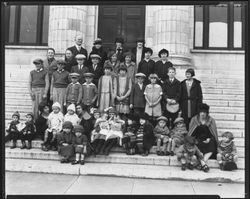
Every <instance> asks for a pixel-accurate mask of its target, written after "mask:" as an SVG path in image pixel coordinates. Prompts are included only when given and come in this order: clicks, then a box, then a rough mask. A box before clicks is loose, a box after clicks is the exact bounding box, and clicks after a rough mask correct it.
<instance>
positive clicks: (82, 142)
mask: <svg viewBox="0 0 250 199" xmlns="http://www.w3.org/2000/svg"><path fill="white" fill-rule="evenodd" d="M74 133H75V137H74V141H73V146H74V148H75V155H76V158H75V160H74V161H73V162H72V163H71V164H73V165H74V164H78V163H80V164H81V165H83V164H84V163H85V162H84V157H85V155H86V154H87V144H88V138H87V136H86V135H85V134H84V128H83V127H82V126H81V125H76V126H74Z"/></svg>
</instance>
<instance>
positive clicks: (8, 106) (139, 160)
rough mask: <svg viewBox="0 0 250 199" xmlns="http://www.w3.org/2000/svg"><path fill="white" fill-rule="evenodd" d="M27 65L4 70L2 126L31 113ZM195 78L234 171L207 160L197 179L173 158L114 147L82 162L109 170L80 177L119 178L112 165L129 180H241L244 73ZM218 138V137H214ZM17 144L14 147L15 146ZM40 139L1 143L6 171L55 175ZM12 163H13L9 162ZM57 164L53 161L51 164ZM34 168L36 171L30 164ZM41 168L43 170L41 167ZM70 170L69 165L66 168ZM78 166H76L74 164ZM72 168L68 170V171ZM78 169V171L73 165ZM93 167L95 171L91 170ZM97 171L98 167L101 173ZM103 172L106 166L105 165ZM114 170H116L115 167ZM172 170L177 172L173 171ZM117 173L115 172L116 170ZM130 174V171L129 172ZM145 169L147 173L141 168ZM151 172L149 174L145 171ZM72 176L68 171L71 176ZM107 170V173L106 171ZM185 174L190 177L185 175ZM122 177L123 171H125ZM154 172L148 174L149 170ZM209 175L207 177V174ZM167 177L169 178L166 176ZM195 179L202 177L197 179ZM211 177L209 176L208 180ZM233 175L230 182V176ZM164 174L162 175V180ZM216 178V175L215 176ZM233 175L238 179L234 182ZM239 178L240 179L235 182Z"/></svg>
mask: <svg viewBox="0 0 250 199" xmlns="http://www.w3.org/2000/svg"><path fill="white" fill-rule="evenodd" d="M32 69H33V67H32V66H28V65H22V66H16V65H7V66H6V68H5V122H6V124H7V123H8V122H9V121H10V120H11V115H12V113H13V112H14V111H16V110H18V111H19V112H20V114H21V120H23V119H24V118H25V113H27V112H28V111H31V99H30V96H29V93H28V89H27V85H28V75H29V71H30V70H32ZM195 72H196V78H197V79H199V80H200V81H201V82H202V84H201V86H202V90H203V97H204V102H205V103H207V104H208V105H210V115H211V116H212V117H213V118H215V120H216V124H217V128H218V134H219V136H221V134H222V133H223V132H225V131H231V132H232V133H233V134H234V136H235V143H236V146H237V151H238V155H239V162H238V167H239V170H237V171H235V172H231V173H230V175H229V173H228V172H223V171H220V170H219V169H217V168H218V164H217V162H216V161H215V160H209V163H208V164H209V166H210V167H211V168H212V169H211V172H209V174H207V176H203V174H201V172H199V173H200V174H199V175H193V174H194V173H193V172H194V171H186V172H184V173H185V174H184V173H182V172H181V173H182V175H180V172H177V171H180V168H179V167H177V166H179V164H178V162H177V160H176V156H173V157H169V156H164V157H161V156H157V155H156V154H155V151H156V149H155V147H153V148H152V149H151V153H152V154H150V155H149V156H148V157H141V156H138V155H134V156H127V155H126V154H125V153H124V151H123V149H121V148H118V147H117V148H115V149H113V150H112V152H111V154H110V156H107V157H106V156H99V155H98V156H96V157H89V158H87V159H86V162H87V164H86V165H88V164H89V165H93V164H94V163H100V164H102V165H103V166H104V167H105V165H107V164H108V165H109V166H108V165H107V167H109V168H113V169H108V171H109V172H107V171H105V170H104V169H103V168H104V167H102V166H101V165H99V164H98V165H99V166H100V168H99V169H98V167H96V166H93V167H92V169H91V168H90V166H83V167H85V168H89V169H90V170H88V169H87V170H85V171H84V172H83V173H85V174H95V173H96V175H97V174H100V175H104V174H107V175H118V176H123V175H125V174H124V173H123V170H121V172H120V173H119V172H118V171H117V167H121V168H124V171H127V170H126V168H130V170H129V171H127V172H128V174H126V175H125V176H127V177H131V176H136V177H146V178H164V179H169V178H170V176H171V177H172V178H182V179H191V180H208V179H210V180H211V179H212V180H214V181H218V180H219V179H218V178H220V179H224V180H225V179H227V180H233V181H239V182H243V181H244V168H245V139H244V138H245V131H244V129H245V114H244V104H245V95H244V93H245V88H244V72H243V71H242V72H237V75H236V74H232V73H231V72H230V71H219V70H215V71H212V70H196V71H195ZM184 75H185V70H183V69H177V78H178V79H179V80H183V79H184V78H185V77H184ZM219 139H220V137H219ZM19 144H20V143H19ZM40 144H41V141H38V140H36V141H34V149H32V150H21V149H18V148H17V149H10V148H9V145H10V143H7V144H6V170H14V171H32V168H33V170H34V172H38V170H40V172H48V173H50V172H52V173H53V172H60V171H58V170H57V171H55V169H52V168H51V166H48V164H50V165H55V167H56V168H61V167H64V166H65V165H64V164H63V165H61V164H60V163H59V162H58V160H59V156H58V154H57V152H52V151H50V152H43V151H41V150H40V147H41V146H40ZM15 160H18V161H15ZM55 160H57V161H55ZM36 165H39V168H38V167H37V166H36ZM42 165H43V166H42ZM70 166H71V165H70ZM70 166H65V168H66V167H67V168H68V169H66V170H64V169H63V171H62V172H63V173H71V174H72V172H73V170H74V172H75V168H76V167H75V166H72V167H70ZM146 166H148V167H147V168H151V169H153V168H154V171H156V170H157V171H158V172H159V171H162V175H158V174H155V176H154V174H148V173H149V172H146V170H147V169H146ZM79 167H80V166H79ZM142 167H143V168H144V170H145V172H142V173H138V172H137V171H138V169H139V168H140V169H141V168H142ZM70 168H72V169H70ZM77 168H78V167H77ZM94 168H96V170H93V169H94ZM101 168H102V169H101ZM105 168H106V167H105ZM164 168H165V169H167V170H169V171H172V170H173V172H172V173H171V175H170V174H169V173H165V174H164V172H165V169H164ZM118 170H119V169H118ZM175 170H177V171H176V172H175ZM119 171H120V170H119ZM132 171H133V172H132ZM147 171H148V170H147ZM151 171H152V170H151ZM74 172H73V173H74ZM77 172H78V174H83V173H82V169H80V168H79V169H78V170H77ZM112 172H113V173H112ZM190 172H191V173H190ZM125 173H126V172H125ZM153 173H154V172H153ZM210 173H211V174H210ZM169 175H170V176H169ZM201 175H202V176H203V177H201ZM210 175H211V176H210ZM234 175H235V176H236V177H235V178H233V176H234ZM163 176H164V177H163ZM216 176H217V177H216ZM237 176H238V178H237ZM239 178H240V179H239Z"/></svg>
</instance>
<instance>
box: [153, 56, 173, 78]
mask: <svg viewBox="0 0 250 199" xmlns="http://www.w3.org/2000/svg"><path fill="white" fill-rule="evenodd" d="M172 66H173V64H172V63H171V62H169V61H167V62H166V63H165V64H163V63H162V61H161V60H159V61H157V62H156V63H155V69H154V72H155V73H156V74H157V75H158V77H159V78H160V79H161V80H162V81H163V82H164V81H166V79H167V78H168V68H169V67H172Z"/></svg>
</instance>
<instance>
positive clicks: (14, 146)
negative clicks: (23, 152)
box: [10, 140, 16, 149]
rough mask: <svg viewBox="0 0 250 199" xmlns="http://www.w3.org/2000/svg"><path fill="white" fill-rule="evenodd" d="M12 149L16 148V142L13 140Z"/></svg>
mask: <svg viewBox="0 0 250 199" xmlns="http://www.w3.org/2000/svg"><path fill="white" fill-rule="evenodd" d="M10 148H11V149H14V148H16V140H13V141H12V146H11V147H10Z"/></svg>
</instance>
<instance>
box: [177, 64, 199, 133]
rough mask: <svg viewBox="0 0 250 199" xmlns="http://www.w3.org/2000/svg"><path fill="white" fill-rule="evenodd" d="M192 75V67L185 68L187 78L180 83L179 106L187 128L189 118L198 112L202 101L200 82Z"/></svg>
mask: <svg viewBox="0 0 250 199" xmlns="http://www.w3.org/2000/svg"><path fill="white" fill-rule="evenodd" d="M194 76H195V73H194V69H192V68H189V69H187V70H186V78H187V79H185V80H183V81H182V82H181V85H180V107H181V111H182V117H183V118H184V121H185V124H186V126H187V128H188V127H189V123H190V120H191V118H192V117H193V116H195V115H196V114H197V113H198V106H199V104H201V103H202V89H201V85H200V83H201V82H200V81H199V80H197V79H195V78H194Z"/></svg>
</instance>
